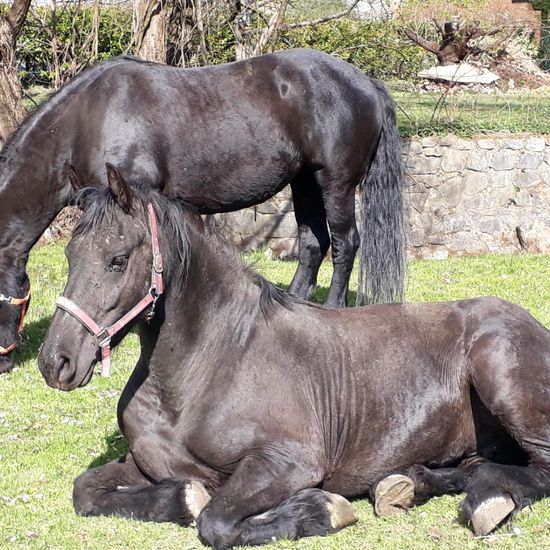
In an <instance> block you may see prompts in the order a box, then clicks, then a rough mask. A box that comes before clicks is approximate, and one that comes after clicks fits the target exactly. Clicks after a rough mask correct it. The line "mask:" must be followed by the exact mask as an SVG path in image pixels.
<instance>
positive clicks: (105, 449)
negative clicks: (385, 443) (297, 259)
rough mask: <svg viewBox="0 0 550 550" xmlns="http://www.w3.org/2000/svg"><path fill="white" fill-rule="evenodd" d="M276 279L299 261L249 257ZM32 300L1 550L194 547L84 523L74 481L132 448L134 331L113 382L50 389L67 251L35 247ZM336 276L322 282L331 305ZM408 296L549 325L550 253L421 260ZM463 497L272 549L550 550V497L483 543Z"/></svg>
mask: <svg viewBox="0 0 550 550" xmlns="http://www.w3.org/2000/svg"><path fill="white" fill-rule="evenodd" d="M247 259H248V260H249V261H252V262H253V263H255V264H256V267H257V268H258V269H259V270H260V271H262V272H263V273H264V274H266V276H267V277H269V278H270V279H271V280H273V281H275V282H278V283H280V284H288V282H289V281H290V278H291V276H292V273H293V271H294V267H295V264H294V263H290V262H289V263H287V262H276V261H271V260H268V259H267V257H266V255H265V254H264V253H263V252H257V253H255V254H253V255H250V256H248V257H247ZM29 271H30V276H31V280H32V284H33V302H32V306H31V310H30V313H29V319H28V321H27V325H26V328H25V331H24V335H23V342H22V344H21V346H20V348H19V349H18V352H17V359H18V361H19V364H18V366H17V368H16V369H15V370H14V371H13V372H12V373H11V374H8V375H3V376H1V377H0V548H33V549H34V548H36V549H39V548H56V549H57V548H60V549H70V550H73V549H79V548H98V549H103V548H105V549H109V550H113V549H126V548H127V549H138V548H139V549H140V550H141V549H172V548H173V549H178V550H179V549H192V548H200V547H201V545H200V544H199V542H198V540H197V538H196V535H195V531H194V530H193V529H191V528H189V529H183V528H179V527H177V526H175V525H170V524H162V525H161V524H147V523H141V522H137V521H131V520H123V519H115V518H82V517H78V516H76V515H75V514H74V512H73V509H72V505H71V490H72V480H73V479H74V477H76V476H77V475H78V474H79V473H81V472H82V471H83V470H85V469H86V468H88V467H90V466H91V465H99V464H102V463H104V462H106V461H107V460H109V459H110V458H113V457H115V456H118V455H119V454H122V453H123V452H125V443H124V441H123V440H122V439H121V438H120V435H119V433H118V430H117V424H116V417H115V407H116V403H117V399H118V396H119V394H120V391H121V389H122V387H123V385H124V383H125V380H126V379H127V377H128V375H129V373H130V371H131V368H132V366H133V364H134V362H135V360H136V358H137V354H138V348H139V343H138V341H137V338H136V336H135V335H130V336H129V337H128V338H127V339H126V340H125V341H124V342H123V344H121V346H120V347H119V348H118V349H117V350H115V356H114V373H113V376H112V378H109V379H103V378H101V377H99V376H96V377H94V379H93V380H92V382H91V383H90V385H89V386H87V387H86V388H83V389H81V390H77V391H74V392H71V393H62V392H58V391H55V390H53V389H50V388H48V387H46V385H45V383H44V381H43V380H42V378H41V376H40V374H39V372H38V369H37V366H36V355H37V350H38V346H39V344H40V342H41V340H42V339H43V337H44V335H45V332H46V329H47V325H48V322H49V318H50V316H51V314H52V312H53V307H54V306H53V304H54V301H55V299H56V297H57V296H58V295H59V294H60V293H61V292H62V289H63V285H64V280H65V274H66V268H65V263H64V259H63V249H62V245H60V244H54V245H48V246H45V247H41V248H38V249H35V250H34V251H33V253H32V255H31V261H30V266H29ZM329 278H330V265H329V264H328V263H325V264H324V265H323V268H322V273H321V276H320V290H319V292H318V293H317V295H316V298H317V299H322V298H323V296H324V295H326V288H327V286H328V283H329ZM407 294H408V299H409V300H410V301H412V300H441V299H453V298H464V297H468V296H476V295H482V294H492V295H497V296H501V297H503V298H507V299H510V300H512V301H514V302H517V303H520V304H522V305H524V306H525V307H527V308H528V309H529V310H530V311H531V312H532V313H533V314H534V315H535V316H536V317H537V318H538V319H539V320H541V321H542V322H543V323H545V324H546V325H547V326H550V256H529V255H522V256H506V257H503V256H489V257H482V258H457V259H449V260H446V261H442V262H438V261H414V262H412V263H411V264H410V267H409V277H408V291H407ZM459 501H460V498H459V497H443V498H437V499H433V500H432V501H430V502H429V503H428V504H426V505H424V506H421V507H418V508H416V509H414V510H412V511H411V512H409V513H408V514H407V515H405V516H400V517H395V518H389V519H379V518H376V517H374V515H373V513H372V509H371V505H370V504H369V503H368V501H366V500H360V501H356V502H355V503H354V506H355V508H356V510H357V513H358V516H359V521H358V523H357V524H356V525H355V526H353V527H351V528H348V529H345V530H343V531H342V532H341V533H339V534H337V535H334V536H331V537H328V538H312V539H306V540H302V541H300V542H298V543H290V542H287V541H282V542H279V543H277V544H274V545H271V546H269V547H268V548H271V549H273V548H300V549H363V548H387V549H422V550H424V549H431V548H433V549H434V550H435V549H436V548H437V549H440V548H445V549H447V548H448V549H457V550H458V549H464V548H466V549H483V548H486V547H490V548H495V549H499V550H500V549H510V550H511V549H525V550H527V549H529V550H531V549H541V550H542V549H543V548H550V512H549V507H548V504H549V502H548V500H546V501H542V502H539V503H537V504H535V505H534V506H533V508H532V510H530V511H526V512H523V513H522V514H520V515H519V516H518V517H517V519H516V520H515V521H514V529H513V530H512V529H509V528H506V529H503V530H501V531H500V532H499V533H498V534H497V535H494V536H492V537H489V538H486V539H482V540H477V539H475V538H473V536H472V535H471V534H470V532H469V531H468V530H467V529H465V528H464V527H463V526H461V525H460V524H458V523H457V521H456V511H457V505H458V503H459Z"/></svg>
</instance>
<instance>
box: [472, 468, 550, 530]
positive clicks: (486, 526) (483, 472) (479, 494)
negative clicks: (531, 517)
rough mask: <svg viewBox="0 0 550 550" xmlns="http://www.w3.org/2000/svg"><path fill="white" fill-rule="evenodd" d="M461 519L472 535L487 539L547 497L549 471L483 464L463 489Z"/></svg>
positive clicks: (549, 485)
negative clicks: (522, 511)
mask: <svg viewBox="0 0 550 550" xmlns="http://www.w3.org/2000/svg"><path fill="white" fill-rule="evenodd" d="M466 494H467V496H466V498H465V499H464V501H463V502H462V504H461V510H462V515H463V518H464V519H465V520H466V521H467V522H468V523H469V524H470V525H471V526H472V528H473V531H474V533H475V534H476V535H478V536H480V535H487V534H489V533H490V532H491V531H493V530H494V529H495V528H496V527H498V526H499V525H500V524H501V523H502V522H503V521H505V520H506V519H508V518H509V517H511V516H512V515H513V514H515V513H517V512H519V511H520V510H521V509H522V508H524V507H525V506H528V505H529V504H531V503H532V502H534V501H536V500H539V499H541V498H544V497H547V496H550V468H548V467H546V468H544V467H537V466H510V465H506V464H495V463H490V464H484V465H483V466H480V467H479V468H478V469H477V470H476V471H475V473H474V475H473V476H472V478H471V479H470V481H469V482H468V485H467V486H466Z"/></svg>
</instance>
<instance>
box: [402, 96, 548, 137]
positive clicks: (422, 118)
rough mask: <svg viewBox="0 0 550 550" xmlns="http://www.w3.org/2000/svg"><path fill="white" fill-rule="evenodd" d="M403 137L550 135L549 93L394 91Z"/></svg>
mask: <svg viewBox="0 0 550 550" xmlns="http://www.w3.org/2000/svg"><path fill="white" fill-rule="evenodd" d="M392 95H393V97H394V99H395V101H396V103H397V106H398V112H397V118H398V126H399V131H400V133H401V135H402V136H403V137H408V136H416V135H419V136H428V135H446V134H456V135H458V136H461V137H471V136H473V135H476V134H483V133H495V132H511V133H533V134H550V91H548V90H542V91H531V92H529V91H524V92H521V93H520V92H518V93H492V94H478V93H469V92H464V93H458V94H456V95H451V94H449V95H447V96H445V97H444V98H442V94H441V93H433V92H430V93H423V94H420V93H418V92H416V91H415V92H403V91H396V92H392Z"/></svg>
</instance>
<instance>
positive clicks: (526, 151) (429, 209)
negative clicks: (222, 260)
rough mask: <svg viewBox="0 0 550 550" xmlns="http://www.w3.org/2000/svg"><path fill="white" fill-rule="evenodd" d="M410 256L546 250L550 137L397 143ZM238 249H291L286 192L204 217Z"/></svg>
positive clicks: (292, 227)
mask: <svg viewBox="0 0 550 550" xmlns="http://www.w3.org/2000/svg"><path fill="white" fill-rule="evenodd" d="M403 154H404V161H405V170H406V174H407V179H406V191H405V202H406V206H407V211H408V222H409V231H408V251H409V255H410V256H415V257H423V258H445V257H447V256H448V255H464V254H482V253H487V252H495V253H498V252H500V253H511V252H515V251H519V250H528V251H530V252H547V253H548V252H550V138H545V137H537V136H518V135H498V136H495V135H493V136H490V137H479V138H474V139H468V140H466V139H460V138H457V137H453V136H448V137H427V138H413V139H410V140H403ZM209 218H210V223H213V224H215V225H216V226H218V227H220V228H221V230H222V231H223V233H225V234H226V235H227V236H228V237H229V238H230V239H231V240H233V241H234V242H235V243H236V244H237V245H239V246H240V247H241V248H243V249H253V248H257V247H259V246H263V245H267V247H268V248H269V249H270V250H271V251H272V252H273V254H274V255H275V256H277V257H288V256H292V255H294V254H295V253H296V251H297V239H296V237H297V230H296V222H295V220H294V212H293V207H292V200H291V192H290V187H286V188H285V189H284V190H283V191H282V192H281V193H279V194H278V195H276V196H275V197H273V198H272V199H271V200H269V201H267V202H265V203H263V204H260V205H258V206H256V207H253V208H248V209H245V210H241V211H239V212H234V213H230V214H223V215H216V216H210V217H209Z"/></svg>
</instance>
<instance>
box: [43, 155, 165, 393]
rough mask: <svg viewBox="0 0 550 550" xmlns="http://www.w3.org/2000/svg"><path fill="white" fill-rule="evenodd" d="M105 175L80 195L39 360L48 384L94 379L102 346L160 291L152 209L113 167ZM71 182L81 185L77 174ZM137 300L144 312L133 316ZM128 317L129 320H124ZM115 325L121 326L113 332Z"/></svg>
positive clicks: (67, 385) (147, 308)
mask: <svg viewBox="0 0 550 550" xmlns="http://www.w3.org/2000/svg"><path fill="white" fill-rule="evenodd" d="M107 177H108V183H109V189H108V190H96V189H85V190H80V194H79V195H78V198H77V201H78V204H79V206H80V207H81V208H82V210H83V211H84V214H83V217H82V220H81V222H80V224H79V226H78V227H77V229H76V230H75V233H74V235H73V237H72V239H71V241H70V242H69V244H68V245H67V249H66V255H67V259H68V262H69V277H68V281H67V285H66V287H65V291H64V294H63V298H61V299H60V300H59V301H58V309H57V310H56V312H55V315H54V317H53V319H52V323H51V325H50V328H49V330H48V333H47V335H46V339H45V341H44V345H43V347H42V350H41V352H40V355H39V358H38V364H39V368H40V371H41V372H42V375H43V376H44V378H45V379H46V382H47V383H48V384H49V385H50V386H52V387H55V388H59V389H62V390H72V389H75V388H77V387H79V386H84V385H86V384H87V383H88V382H89V381H90V379H91V378H92V374H93V367H94V364H95V363H96V362H97V360H98V358H99V355H100V353H99V347H101V346H103V347H102V348H101V349H102V350H104V349H105V342H106V338H107V337H108V338H109V340H110V336H114V339H115V340H116V341H120V339H121V335H123V334H125V333H126V332H127V331H128V330H129V326H130V325H131V324H132V322H133V321H134V320H135V319H136V318H137V319H138V320H139V319H143V318H144V317H145V316H146V315H147V314H148V313H150V312H151V309H152V308H153V307H154V305H155V302H156V298H155V295H156V294H158V290H159V289H158V288H154V286H155V273H157V275H158V274H159V273H160V272H162V265H160V266H158V265H156V264H157V262H155V266H153V264H154V260H153V257H154V253H152V250H153V251H154V250H155V246H154V244H153V241H154V239H152V233H153V234H155V233H156V231H152V228H151V223H152V222H151V219H150V216H151V214H149V220H148V215H147V206H146V205H145V204H144V203H143V201H142V200H140V199H139V198H138V196H137V193H136V191H135V190H134V189H132V188H131V187H130V186H129V185H127V184H126V182H125V181H124V180H123V179H122V177H121V175H120V173H119V172H118V170H117V169H116V168H115V167H114V166H111V165H107ZM71 182H72V184H73V186H74V187H76V188H79V187H80V183H79V180H78V178H77V177H76V175H75V174H74V173H73V174H72V177H71ZM151 208H152V207H151ZM154 223H155V224H156V218H155V221H154ZM157 250H158V247H157ZM158 260H161V257H160V254H159V258H158ZM153 267H155V269H153ZM160 286H161V287H162V275H160ZM160 292H162V288H161V289H160ZM136 304H141V305H142V306H143V308H142V310H141V311H139V313H138V314H137V315H136V316H134V317H130V316H127V315H126V314H128V312H130V311H131V310H132V309H133V308H134V307H135V306H136ZM123 319H125V320H127V321H128V322H127V323H119V321H121V320H123ZM122 325H123V326H122ZM113 326H115V327H116V329H117V330H111V332H110V333H109V334H107V333H108V332H109V330H110V329H112V327H113ZM94 332H95V334H94ZM115 333H117V334H116V336H115ZM109 345H110V342H109Z"/></svg>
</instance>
